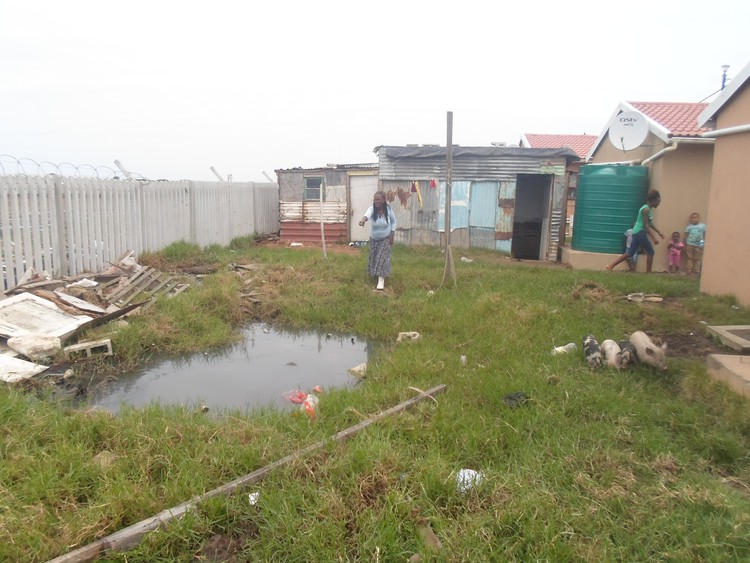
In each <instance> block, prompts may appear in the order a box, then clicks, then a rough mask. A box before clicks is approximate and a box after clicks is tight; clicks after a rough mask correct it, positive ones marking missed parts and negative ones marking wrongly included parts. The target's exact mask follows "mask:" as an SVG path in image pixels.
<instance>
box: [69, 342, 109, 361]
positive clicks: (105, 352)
mask: <svg viewBox="0 0 750 563" xmlns="http://www.w3.org/2000/svg"><path fill="white" fill-rule="evenodd" d="M63 352H65V357H66V358H67V359H70V358H71V357H73V356H75V355H77V354H76V353H77V352H82V353H83V354H82V355H85V356H86V357H87V358H90V357H91V356H92V355H94V354H96V355H98V356H111V355H112V341H111V340H110V339H109V338H105V339H103V340H93V341H90V342H79V343H78V344H73V345H72V346H66V347H65V348H63Z"/></svg>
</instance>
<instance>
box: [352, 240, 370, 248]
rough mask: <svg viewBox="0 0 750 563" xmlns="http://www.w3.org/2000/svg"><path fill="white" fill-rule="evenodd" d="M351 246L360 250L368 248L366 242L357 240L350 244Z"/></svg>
mask: <svg viewBox="0 0 750 563" xmlns="http://www.w3.org/2000/svg"><path fill="white" fill-rule="evenodd" d="M349 246H354V247H356V248H360V247H362V246H367V241H366V240H355V241H352V242H350V243H349Z"/></svg>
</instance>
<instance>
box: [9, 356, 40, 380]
mask: <svg viewBox="0 0 750 563" xmlns="http://www.w3.org/2000/svg"><path fill="white" fill-rule="evenodd" d="M46 369H47V366H42V365H39V364H35V363H32V362H27V361H26V360H20V359H18V358H14V357H12V356H9V355H8V354H0V381H5V382H6V383H17V382H18V381H21V380H23V379H28V378H30V377H32V376H34V375H36V374H38V373H42V372H43V371H45V370H46Z"/></svg>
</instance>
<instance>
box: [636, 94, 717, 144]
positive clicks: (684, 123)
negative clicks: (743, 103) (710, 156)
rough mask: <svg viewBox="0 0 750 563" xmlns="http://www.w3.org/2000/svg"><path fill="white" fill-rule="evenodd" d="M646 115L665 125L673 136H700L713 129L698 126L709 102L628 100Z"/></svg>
mask: <svg viewBox="0 0 750 563" xmlns="http://www.w3.org/2000/svg"><path fill="white" fill-rule="evenodd" d="M628 103H629V104H630V105H631V106H633V107H634V108H635V109H637V110H638V111H640V112H641V113H642V114H644V115H645V116H647V117H649V118H651V119H653V120H654V121H656V122H657V123H658V124H659V125H661V126H662V127H664V128H665V129H666V130H667V131H669V134H670V135H671V136H672V137H699V136H700V135H701V133H705V132H706V131H711V128H710V127H698V116H699V115H700V113H701V112H702V111H703V110H704V109H706V107H707V106H708V104H699V103H689V102H628Z"/></svg>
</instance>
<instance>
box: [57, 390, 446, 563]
mask: <svg viewBox="0 0 750 563" xmlns="http://www.w3.org/2000/svg"><path fill="white" fill-rule="evenodd" d="M445 389H446V385H438V386H437V387H433V388H432V389H429V390H428V391H423V392H420V395H418V396H416V397H412V398H411V399H408V400H406V401H404V402H402V403H399V404H398V405H396V406H395V407H391V408H390V409H388V410H385V411H382V412H380V413H378V414H375V415H373V416H371V417H370V418H368V419H367V420H363V421H362V422H360V423H359V424H355V425H354V426H350V427H349V428H347V429H346V430H342V431H341V432H339V433H338V434H334V435H333V436H331V437H330V438H328V439H327V440H321V441H320V442H316V443H315V444H310V445H309V446H307V447H306V448H302V449H301V450H298V451H296V452H294V453H293V454H289V455H288V456H286V457H282V458H281V459H279V460H277V461H274V462H273V463H269V464H268V465H266V466H264V467H261V468H260V469H257V470H255V471H253V472H252V473H249V474H247V475H244V476H242V477H240V478H238V479H235V480H234V481H232V482H230V483H227V484H225V485H222V486H221V487H218V488H216V489H213V490H211V491H209V492H207V493H205V494H202V495H199V496H196V497H193V499H191V500H189V501H188V502H184V503H182V504H180V505H178V506H175V507H173V508H168V509H167V510H164V511H163V512H160V513H159V514H157V515H156V516H153V517H151V518H148V519H146V520H141V521H140V522H137V523H135V524H133V525H132V526H128V527H127V528H124V529H122V530H120V531H119V532H115V533H114V534H110V535H109V536H106V537H103V538H101V539H98V540H97V541H95V542H93V543H90V544H89V545H86V546H84V547H81V548H79V549H76V550H75V551H71V552H70V553H66V554H65V555H60V556H59V557H56V558H55V559H51V560H50V561H48V563H63V562H66V563H67V562H71V563H81V562H83V561H94V560H96V559H97V558H99V557H100V556H101V555H102V554H103V553H104V552H105V551H125V550H126V549H130V548H132V547H135V546H136V545H138V544H139V543H140V542H141V539H142V538H143V536H145V535H146V534H147V533H148V532H152V531H154V530H156V529H158V528H160V527H162V526H163V525H164V524H167V523H168V522H169V521H170V520H172V519H175V518H182V517H183V516H184V515H185V514H186V513H187V512H188V511H190V510H191V509H192V508H194V507H196V506H197V505H198V504H199V503H201V502H203V501H206V500H208V499H210V498H213V497H216V496H219V495H224V494H228V493H231V492H233V491H235V490H236V489H238V488H239V487H241V486H243V485H247V484H248V483H256V482H258V481H261V480H262V479H263V478H264V477H265V476H266V475H268V474H269V473H270V472H271V471H273V470H274V469H278V468H279V467H282V466H284V465H287V464H288V463H291V462H293V461H296V460H298V459H300V458H302V457H304V456H306V455H308V454H310V453H312V452H314V451H316V450H319V449H321V448H324V447H325V446H327V445H328V444H330V443H331V442H341V441H343V440H345V439H347V438H349V437H350V436H353V435H355V434H357V433H358V432H361V431H362V430H364V429H365V428H367V427H368V426H370V425H371V424H373V423H375V422H377V421H379V420H380V419H381V418H384V417H386V416H390V415H392V414H396V413H399V412H401V411H404V410H406V409H408V408H409V407H411V406H412V405H415V404H416V403H418V402H420V401H423V400H424V399H431V398H432V396H433V395H437V394H438V393H442V392H443V391H445Z"/></svg>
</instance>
